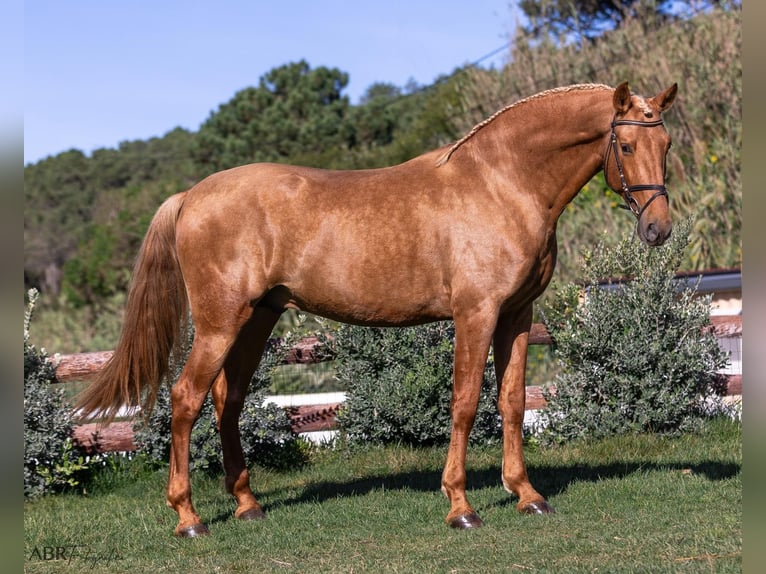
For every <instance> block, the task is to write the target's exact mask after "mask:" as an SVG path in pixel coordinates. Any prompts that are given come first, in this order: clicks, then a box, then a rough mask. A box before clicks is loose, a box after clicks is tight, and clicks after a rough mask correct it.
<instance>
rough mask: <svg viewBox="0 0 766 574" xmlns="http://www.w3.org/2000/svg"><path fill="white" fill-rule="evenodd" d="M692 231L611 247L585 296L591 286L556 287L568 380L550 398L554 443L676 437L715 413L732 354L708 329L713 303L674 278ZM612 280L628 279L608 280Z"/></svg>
mask: <svg viewBox="0 0 766 574" xmlns="http://www.w3.org/2000/svg"><path fill="white" fill-rule="evenodd" d="M690 227H691V220H690V219H689V220H686V221H685V222H683V223H681V224H680V225H677V226H676V228H675V229H674V231H673V235H672V236H671V238H670V239H669V241H668V242H667V243H666V244H665V245H664V246H662V247H654V248H650V247H647V246H645V245H643V244H642V243H640V242H639V241H637V240H634V239H632V238H623V240H622V241H621V242H620V243H619V244H618V245H617V246H615V247H609V246H607V245H606V244H605V243H604V242H603V241H602V242H601V243H600V244H599V245H598V246H597V247H596V249H595V250H593V251H592V252H589V253H586V254H585V257H584V260H583V264H582V274H583V277H584V293H585V295H584V300H583V301H582V302H580V297H581V295H582V294H583V286H582V285H575V284H571V283H570V284H567V285H564V286H563V287H559V288H556V289H555V290H554V291H555V296H554V297H553V298H552V300H550V302H549V303H548V304H547V305H546V306H545V307H544V309H543V317H544V321H545V323H546V326H547V327H548V329H549V331H550V332H551V335H552V337H553V340H554V342H555V356H556V357H557V358H558V361H559V362H560V364H561V366H562V374H560V375H559V376H558V377H557V378H556V381H555V383H556V384H555V387H556V391H555V392H550V390H549V391H547V392H546V393H545V395H546V399H547V400H548V407H547V409H545V410H544V416H543V420H544V424H547V429H546V430H545V432H544V433H543V437H544V438H545V439H547V440H548V441H549V442H560V441H565V440H569V439H573V438H578V437H584V436H589V437H602V436H607V435H614V434H623V433H631V432H656V433H663V434H676V433H679V432H682V431H687V430H694V429H697V428H698V425H699V423H700V422H701V421H702V420H703V418H704V417H705V416H706V413H707V412H708V411H709V409H710V406H709V404H710V401H715V400H716V397H717V395H716V393H715V386H716V381H717V376H716V372H717V371H718V370H720V369H721V368H722V367H723V366H725V364H726V362H727V356H726V354H725V353H724V351H722V350H721V349H720V348H719V346H718V343H717V341H716V338H715V335H714V333H713V332H712V330H711V329H710V328H709V326H710V297H701V296H698V295H697V294H696V293H695V291H696V289H693V288H690V287H688V286H686V287H679V285H678V283H677V282H676V280H675V279H674V275H675V270H676V269H677V267H678V265H679V263H680V261H681V260H682V259H683V256H684V249H685V248H686V247H687V245H688V243H689V230H690ZM610 277H612V278H614V277H620V278H625V279H628V280H626V281H620V282H616V281H614V280H611V279H610V280H608V282H607V283H606V284H605V285H602V284H600V283H599V282H600V281H601V280H603V279H604V278H610ZM719 402H720V401H719Z"/></svg>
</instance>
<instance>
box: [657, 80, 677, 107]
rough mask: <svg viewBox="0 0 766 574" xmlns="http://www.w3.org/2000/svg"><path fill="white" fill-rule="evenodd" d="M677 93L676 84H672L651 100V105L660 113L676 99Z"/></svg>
mask: <svg viewBox="0 0 766 574" xmlns="http://www.w3.org/2000/svg"><path fill="white" fill-rule="evenodd" d="M677 93H678V84H673V85H672V86H670V87H669V88H668V89H667V90H665V91H664V92H662V93H661V94H657V95H656V96H654V97H653V98H652V99H651V103H652V104H654V105H655V106H656V107H657V109H658V110H659V111H660V112H664V111H665V110H667V109H668V108H669V107H670V106H671V105H673V102H674V101H675V99H676V94H677Z"/></svg>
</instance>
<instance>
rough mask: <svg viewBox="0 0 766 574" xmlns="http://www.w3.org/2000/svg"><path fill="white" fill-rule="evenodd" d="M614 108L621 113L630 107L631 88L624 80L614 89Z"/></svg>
mask: <svg viewBox="0 0 766 574" xmlns="http://www.w3.org/2000/svg"><path fill="white" fill-rule="evenodd" d="M612 101H613V102H614V110H615V111H616V112H617V113H619V114H624V113H625V112H627V111H628V109H629V108H630V88H629V87H628V82H623V83H621V84H620V85H619V86H617V88H615V90H614V96H613V98H612Z"/></svg>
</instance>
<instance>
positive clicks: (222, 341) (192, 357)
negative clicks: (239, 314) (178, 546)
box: [167, 329, 234, 537]
mask: <svg viewBox="0 0 766 574" xmlns="http://www.w3.org/2000/svg"><path fill="white" fill-rule="evenodd" d="M233 339H234V334H232V335H231V336H226V335H223V334H216V335H209V334H206V333H204V332H202V331H200V330H199V329H197V331H196V333H195V336H194V343H193V345H192V349H191V352H190V353H189V358H188V359H187V361H186V365H185V366H184V368H183V371H182V372H181V376H180V377H179V379H178V382H176V384H175V385H173V389H172V390H171V393H170V398H171V406H172V415H171V422H170V432H171V443H170V478H169V480H168V489H167V503H168V506H170V507H171V508H173V509H174V510H175V511H176V512H177V513H178V526H176V529H175V533H176V535H177V536H184V537H192V536H199V535H203V534H208V533H209V532H208V529H207V527H206V526H205V525H204V524H203V523H202V520H201V519H200V517H199V515H198V514H197V512H196V510H195V509H194V506H193V505H192V501H191V485H190V482H189V442H190V440H191V430H192V426H193V425H194V421H196V420H197V417H198V416H199V412H200V409H201V408H202V403H203V402H204V400H205V397H206V396H207V393H208V391H209V390H210V386H211V385H212V383H213V380H214V379H215V377H216V376H217V375H218V372H219V371H220V370H221V368H222V366H223V360H224V357H226V353H227V351H228V349H229V347H230V346H231V343H232V341H233Z"/></svg>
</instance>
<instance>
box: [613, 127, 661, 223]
mask: <svg viewBox="0 0 766 574" xmlns="http://www.w3.org/2000/svg"><path fill="white" fill-rule="evenodd" d="M661 125H662V120H661V119H659V120H655V121H653V122H640V121H636V120H618V119H617V118H616V117H615V118H614V119H613V120H612V133H611V135H610V136H609V139H610V143H609V144H607V147H606V153H605V154H604V177H605V178H606V167H607V162H608V161H609V153H610V152H611V153H612V154H614V161H615V163H616V164H617V172H618V173H619V174H620V191H622V198H623V199H624V200H625V205H621V206H620V207H622V208H623V209H629V210H630V211H632V212H633V213H634V214H635V216H636V219H641V214H642V213H644V211H645V210H646V208H647V207H649V205H650V204H651V203H652V202H653V201H654V200H655V199H657V198H658V197H661V196H665V197H666V198H667V197H668V191H667V189H665V184H664V181H665V168H664V166H663V169H662V180H663V183H662V184H658V183H650V184H645V185H628V182H627V180H626V179H625V171H624V170H623V168H622V161H621V160H620V154H619V148H618V146H617V134H616V133H615V131H614V128H616V127H617V126H638V127H642V128H654V127H657V126H661ZM607 185H608V182H607ZM651 190H655V193H654V195H652V196H651V197H650V198H649V201H647V202H646V203H644V205H643V207H642V206H639V205H638V202H637V201H636V198H634V197H633V192H636V191H651Z"/></svg>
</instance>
